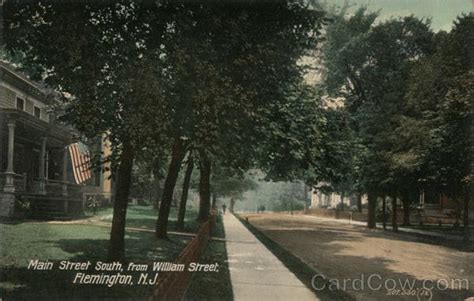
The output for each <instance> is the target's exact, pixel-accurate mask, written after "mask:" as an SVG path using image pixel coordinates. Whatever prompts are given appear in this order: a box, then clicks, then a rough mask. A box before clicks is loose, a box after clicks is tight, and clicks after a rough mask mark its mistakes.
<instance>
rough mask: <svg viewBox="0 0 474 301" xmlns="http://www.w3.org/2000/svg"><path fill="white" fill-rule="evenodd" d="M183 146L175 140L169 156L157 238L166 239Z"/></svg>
mask: <svg viewBox="0 0 474 301" xmlns="http://www.w3.org/2000/svg"><path fill="white" fill-rule="evenodd" d="M184 154H185V151H184V146H183V143H182V141H181V139H180V138H176V139H175V141H174V145H173V150H172V154H171V162H170V165H169V167H168V173H167V175H166V180H165V185H164V188H163V197H162V198H161V202H160V212H159V214H158V220H157V222H156V232H155V236H156V237H157V238H162V239H168V235H167V232H168V217H169V214H170V207H171V202H172V201H173V192H174V187H175V186H176V180H177V178H178V174H179V169H180V168H181V162H182V161H183V158H184Z"/></svg>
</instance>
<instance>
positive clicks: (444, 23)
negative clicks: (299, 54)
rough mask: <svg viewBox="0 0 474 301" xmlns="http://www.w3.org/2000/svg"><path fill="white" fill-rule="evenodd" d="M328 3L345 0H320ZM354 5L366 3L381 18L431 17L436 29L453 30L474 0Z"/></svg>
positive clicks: (354, 0) (356, 0) (358, 0)
mask: <svg viewBox="0 0 474 301" xmlns="http://www.w3.org/2000/svg"><path fill="white" fill-rule="evenodd" d="M320 1H321V2H327V3H328V4H336V5H342V4H344V0H320ZM349 2H350V3H351V4H354V7H353V8H351V9H352V10H355V9H356V7H358V6H361V5H365V6H367V7H368V9H369V10H370V11H378V10H381V11H380V20H385V19H389V18H390V17H398V16H408V15H411V14H413V15H415V16H417V17H422V18H431V22H432V28H433V30H435V31H439V30H445V31H449V30H451V27H452V25H453V21H454V20H455V19H456V17H457V16H458V15H461V14H462V13H469V12H471V11H473V9H474V0H349Z"/></svg>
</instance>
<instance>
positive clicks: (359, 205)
mask: <svg viewBox="0 0 474 301" xmlns="http://www.w3.org/2000/svg"><path fill="white" fill-rule="evenodd" d="M357 211H359V212H362V193H357Z"/></svg>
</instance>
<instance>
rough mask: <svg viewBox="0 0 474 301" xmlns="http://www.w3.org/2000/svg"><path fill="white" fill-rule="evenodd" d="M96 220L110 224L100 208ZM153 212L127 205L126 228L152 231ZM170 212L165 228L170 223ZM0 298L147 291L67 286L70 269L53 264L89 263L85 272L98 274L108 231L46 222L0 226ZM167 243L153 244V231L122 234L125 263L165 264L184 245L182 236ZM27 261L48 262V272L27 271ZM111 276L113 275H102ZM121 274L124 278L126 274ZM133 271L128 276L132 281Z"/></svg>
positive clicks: (143, 292)
mask: <svg viewBox="0 0 474 301" xmlns="http://www.w3.org/2000/svg"><path fill="white" fill-rule="evenodd" d="M98 213H99V215H98V216H97V217H98V218H104V219H106V220H107V219H109V218H110V220H111V214H112V211H111V209H105V210H100V211H99V212H98ZM189 213H190V214H189V215H190V216H189V217H188V218H189V219H190V220H189V221H188V223H187V224H188V225H189V227H188V230H190V231H191V230H193V227H194V226H193V222H192V221H193V220H194V219H195V217H194V216H193V213H192V211H190V212H189ZM156 216H157V214H156V212H155V211H154V210H153V209H152V208H151V207H147V206H131V207H130V208H129V211H128V213H127V226H129V227H138V228H141V227H146V228H151V229H154V223H155V222H156ZM175 216H176V210H173V211H172V221H171V223H170V224H171V227H170V228H171V229H172V228H173V225H175V223H176V219H175ZM0 237H1V239H2V245H1V246H2V249H0V255H1V257H0V297H1V298H3V300H32V299H34V300H84V299H92V300H93V299H100V300H143V299H144V297H146V296H147V295H148V294H149V293H150V290H151V286H147V285H133V286H129V285H120V284H117V285H115V286H112V287H110V288H109V287H107V286H106V285H97V284H83V285H79V284H73V283H72V281H73V279H74V275H75V274H76V273H77V272H76V271H61V270H59V269H58V262H59V261H61V260H70V261H76V262H77V261H88V260H89V261H91V262H92V267H91V268H89V270H88V271H87V272H85V273H90V274H100V273H102V272H98V271H95V270H94V268H93V267H94V265H95V262H96V261H105V258H106V253H107V245H108V239H109V229H108V228H105V227H98V226H94V225H82V224H52V223H47V222H19V223H0ZM171 238H172V239H171V241H164V240H156V239H155V238H154V236H153V233H147V232H136V231H135V232H132V231H127V232H126V238H125V244H126V246H125V248H126V260H127V261H128V262H132V261H133V262H134V263H151V262H153V261H171V260H174V258H176V256H177V255H178V254H179V253H180V252H181V250H182V248H183V247H184V246H185V244H186V243H187V242H188V240H189V238H187V237H179V238H178V237H176V236H173V237H171ZM31 259H38V260H49V261H52V262H54V264H55V265H54V268H53V269H52V270H48V271H40V270H32V269H31V270H28V269H27V266H28V263H29V261H30V260H31ZM106 273H107V274H115V273H117V271H115V272H106ZM125 273H127V274H129V272H126V271H125ZM138 274H139V273H132V275H134V277H135V278H134V279H138V278H137V276H138Z"/></svg>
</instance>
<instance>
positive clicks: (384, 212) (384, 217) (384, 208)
mask: <svg viewBox="0 0 474 301" xmlns="http://www.w3.org/2000/svg"><path fill="white" fill-rule="evenodd" d="M382 225H383V229H384V230H387V196H385V195H384V196H383V197H382Z"/></svg>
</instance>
